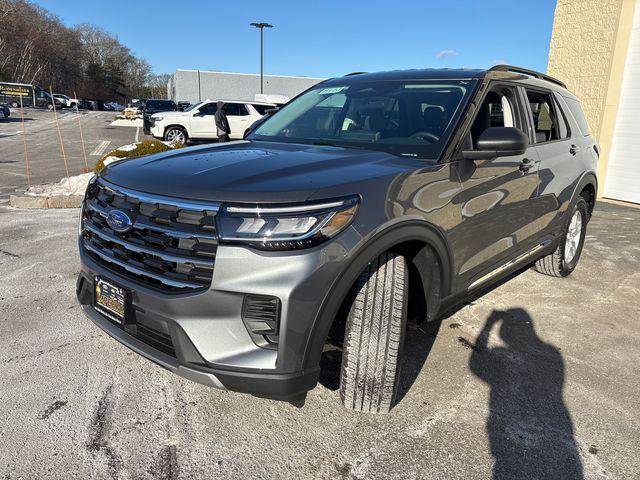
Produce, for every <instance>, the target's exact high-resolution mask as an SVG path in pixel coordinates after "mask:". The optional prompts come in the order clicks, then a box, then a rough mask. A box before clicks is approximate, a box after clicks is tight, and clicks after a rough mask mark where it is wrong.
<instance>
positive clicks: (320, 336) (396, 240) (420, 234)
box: [303, 219, 452, 368]
mask: <svg viewBox="0 0 640 480" xmlns="http://www.w3.org/2000/svg"><path fill="white" fill-rule="evenodd" d="M412 241H413V242H420V243H423V244H424V245H426V246H429V247H431V249H432V250H433V252H434V253H435V255H436V257H437V261H438V262H439V264H440V284H439V285H440V287H441V292H440V293H441V295H442V296H443V297H444V296H447V295H448V294H449V293H450V290H451V285H452V261H451V259H452V255H451V251H450V248H449V246H448V244H447V242H446V240H445V237H444V235H443V234H442V232H441V231H440V230H439V229H438V228H437V227H436V226H434V225H432V224H430V223H428V222H425V221H423V220H414V219H409V220H400V221H396V222H394V223H392V224H390V225H387V226H386V227H385V228H382V229H380V230H379V231H377V232H376V233H374V234H372V235H371V236H370V237H369V238H365V239H363V241H362V242H360V245H361V246H360V248H359V249H358V250H357V251H356V253H355V254H354V255H353V256H352V260H351V261H350V262H349V263H348V264H347V266H346V267H345V268H344V269H343V270H342V273H341V274H340V275H339V276H338V277H337V278H336V280H335V281H334V283H333V285H332V287H331V289H330V291H329V293H328V295H326V296H325V299H324V301H323V303H322V305H321V307H320V309H319V310H318V312H317V313H316V317H315V320H314V323H313V327H312V330H311V334H310V335H309V338H308V340H307V346H306V348H305V353H304V360H303V365H304V367H305V368H310V367H315V366H317V365H318V363H319V362H320V357H321V355H322V349H323V346H324V344H325V342H326V339H327V336H328V334H329V330H330V329H331V326H332V324H333V321H334V319H335V318H336V315H337V314H338V310H339V308H340V306H341V304H342V302H343V300H344V298H345V297H346V295H347V293H348V292H349V290H350V289H351V287H352V286H353V284H354V283H355V281H356V280H357V278H358V276H359V275H360V273H361V272H362V271H363V270H364V269H365V268H366V266H367V265H368V264H369V262H370V261H371V260H372V259H374V258H376V257H377V256H379V255H380V254H382V253H383V252H385V251H387V250H390V249H393V248H394V247H397V246H399V245H400V244H403V243H405V242H412Z"/></svg>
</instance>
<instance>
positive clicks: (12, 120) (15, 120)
mask: <svg viewBox="0 0 640 480" xmlns="http://www.w3.org/2000/svg"><path fill="white" fill-rule="evenodd" d="M32 120H33V118H29V117H24V121H25V122H30V121H32ZM3 123H22V118H20V114H18V115H17V116H15V117H7V118H3V119H2V120H0V125H2V124H3Z"/></svg>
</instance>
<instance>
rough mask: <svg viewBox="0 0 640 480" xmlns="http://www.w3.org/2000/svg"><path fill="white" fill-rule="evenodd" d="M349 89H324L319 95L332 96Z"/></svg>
mask: <svg viewBox="0 0 640 480" xmlns="http://www.w3.org/2000/svg"><path fill="white" fill-rule="evenodd" d="M346 88H347V87H331V88H323V89H322V90H320V91H319V92H318V93H319V94H320V95H331V94H332V93H338V92H341V91H342V90H345V89H346Z"/></svg>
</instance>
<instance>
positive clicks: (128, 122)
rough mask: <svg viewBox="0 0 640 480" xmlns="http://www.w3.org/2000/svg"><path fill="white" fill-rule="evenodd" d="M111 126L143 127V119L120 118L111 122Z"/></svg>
mask: <svg viewBox="0 0 640 480" xmlns="http://www.w3.org/2000/svg"><path fill="white" fill-rule="evenodd" d="M109 125H111V126H112V127H142V119H141V118H133V119H129V118H119V119H117V120H114V121H113V122H111V123H110V124H109Z"/></svg>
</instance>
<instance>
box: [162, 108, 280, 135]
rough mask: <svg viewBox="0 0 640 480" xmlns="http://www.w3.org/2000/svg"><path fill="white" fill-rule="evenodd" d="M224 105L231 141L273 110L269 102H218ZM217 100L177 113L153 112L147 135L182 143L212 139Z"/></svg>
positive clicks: (215, 133) (214, 129) (214, 131)
mask: <svg viewBox="0 0 640 480" xmlns="http://www.w3.org/2000/svg"><path fill="white" fill-rule="evenodd" d="M222 102H223V103H224V104H225V106H226V114H227V119H228V120H229V126H230V127H231V135H230V137H231V138H232V139H241V138H242V137H243V136H244V134H245V132H246V131H247V130H248V129H249V127H250V126H251V124H252V123H253V122H255V121H256V120H259V119H260V118H262V116H263V115H264V114H265V113H266V112H267V111H268V110H271V109H273V108H275V105H274V104H272V103H265V102H243V101H235V100H222ZM216 110H217V101H215V100H205V101H204V102H200V103H196V104H194V105H191V106H190V107H188V108H187V109H186V110H184V111H182V112H180V111H176V112H160V113H154V114H153V115H152V116H151V118H150V121H151V128H150V131H151V135H153V136H154V137H155V138H160V139H162V140H165V141H170V142H184V143H186V141H187V140H189V139H191V138H193V139H198V140H200V139H210V140H213V139H216V138H218V134H217V131H216V122H215V119H214V115H215V113H216Z"/></svg>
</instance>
